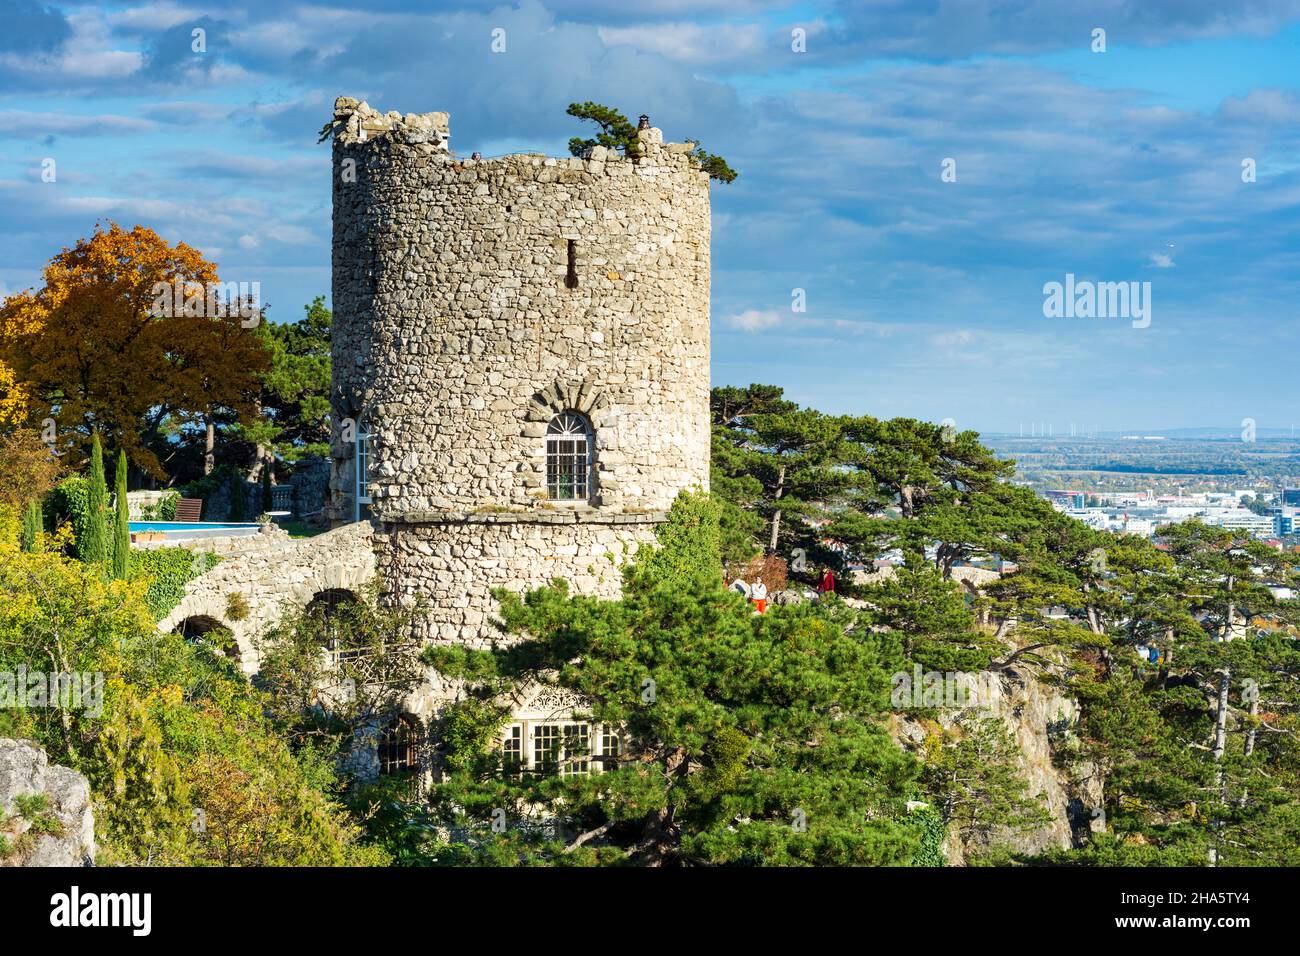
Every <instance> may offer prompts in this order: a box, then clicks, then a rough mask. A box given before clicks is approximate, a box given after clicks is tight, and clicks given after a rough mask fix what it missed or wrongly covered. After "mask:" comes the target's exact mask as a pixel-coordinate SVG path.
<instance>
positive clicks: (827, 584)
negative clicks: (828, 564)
mask: <svg viewBox="0 0 1300 956" xmlns="http://www.w3.org/2000/svg"><path fill="white" fill-rule="evenodd" d="M817 593H818V594H834V593H835V572H834V571H832V570H831V569H830V568H827V569H826V573H825V574H823V575H822V581H821V584H819V585H817Z"/></svg>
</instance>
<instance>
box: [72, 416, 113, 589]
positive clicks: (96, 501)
mask: <svg viewBox="0 0 1300 956" xmlns="http://www.w3.org/2000/svg"><path fill="white" fill-rule="evenodd" d="M84 524H85V532H84V533H79V534H78V535H77V557H79V558H80V559H81V560H82V561H83V562H85V563H86V564H101V565H102V564H107V563H108V562H109V559H110V558H111V557H112V554H113V543H112V539H111V538H110V537H109V528H108V486H107V485H106V484H105V483H104V452H103V448H102V447H101V446H100V443H99V433H98V432H96V433H95V439H94V443H93V444H92V445H91V448H90V476H89V478H88V479H87V482H86V517H85V519H84Z"/></svg>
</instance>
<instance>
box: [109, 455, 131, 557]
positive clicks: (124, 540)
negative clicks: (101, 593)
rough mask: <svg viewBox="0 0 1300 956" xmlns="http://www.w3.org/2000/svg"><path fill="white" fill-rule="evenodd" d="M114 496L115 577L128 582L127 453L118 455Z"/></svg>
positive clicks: (129, 532) (129, 516) (129, 550)
mask: <svg viewBox="0 0 1300 956" xmlns="http://www.w3.org/2000/svg"><path fill="white" fill-rule="evenodd" d="M113 479H114V481H113V483H114V488H113V494H114V497H116V499H117V502H116V504H117V509H116V510H117V516H116V521H115V522H114V524H113V577H114V578H117V579H118V580H119V581H123V580H126V575H127V572H128V571H129V570H130V564H131V527H130V520H131V511H130V506H129V505H128V503H127V500H126V452H125V451H120V452H118V455H117V474H116V475H114V476H113Z"/></svg>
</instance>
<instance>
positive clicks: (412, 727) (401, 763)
mask: <svg viewBox="0 0 1300 956" xmlns="http://www.w3.org/2000/svg"><path fill="white" fill-rule="evenodd" d="M419 745H420V736H419V729H418V727H417V726H416V723H415V718H413V717H411V716H410V715H408V714H401V715H400V716H398V717H395V718H394V719H393V720H392V721H391V722H390V723H389V724H388V726H386V727H385V728H384V733H383V736H382V737H380V738H379V772H380V773H383V774H387V773H403V772H405V771H407V770H418V769H420V746H419Z"/></svg>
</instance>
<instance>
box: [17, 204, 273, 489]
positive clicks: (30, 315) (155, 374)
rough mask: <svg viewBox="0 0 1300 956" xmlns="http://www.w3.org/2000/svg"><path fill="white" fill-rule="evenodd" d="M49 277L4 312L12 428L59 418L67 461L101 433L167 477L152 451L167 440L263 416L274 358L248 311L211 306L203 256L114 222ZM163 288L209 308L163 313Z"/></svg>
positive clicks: (210, 276) (63, 255) (55, 261)
mask: <svg viewBox="0 0 1300 956" xmlns="http://www.w3.org/2000/svg"><path fill="white" fill-rule="evenodd" d="M43 278H44V285H43V287H42V288H40V289H36V290H27V291H25V292H20V293H17V294H16V295H11V296H9V297H8V298H7V299H5V301H4V303H3V304H2V305H0V427H14V426H16V425H19V424H22V423H33V424H39V423H42V422H44V420H46V419H50V418H52V419H53V420H54V422H55V423H56V425H57V434H58V444H59V447H60V448H61V449H64V450H67V449H69V448H77V449H81V450H84V449H85V448H86V447H88V446H89V443H90V435H91V433H92V432H93V431H96V430H98V431H99V432H100V434H101V435H102V436H103V437H104V439H105V443H106V444H107V445H108V446H109V447H111V448H121V449H124V450H125V451H126V453H127V456H128V457H129V458H130V460H131V462H132V464H133V465H135V466H136V467H138V468H141V469H143V470H145V471H147V472H149V473H150V474H152V475H153V476H154V477H156V478H166V477H167V475H166V468H165V466H164V463H163V462H162V461H160V460H159V458H158V455H157V454H156V453H155V451H154V450H153V448H151V447H150V445H151V443H152V444H154V445H155V447H156V446H157V441H156V440H157V439H158V438H159V437H160V436H161V435H163V434H164V433H165V432H170V433H175V432H176V430H177V429H178V428H179V429H182V430H183V429H186V428H189V427H191V426H193V427H196V428H202V427H203V426H204V425H206V424H207V423H208V422H210V421H211V419H212V417H213V416H214V414H216V413H217V412H218V411H222V412H233V413H234V414H236V415H239V416H249V417H251V416H253V415H255V414H256V407H255V403H254V400H255V398H256V396H257V394H258V388H259V377H260V374H261V372H262V371H263V370H264V369H265V368H266V366H267V362H268V358H267V354H266V350H265V347H264V346H263V344H262V342H261V339H260V338H259V337H258V336H257V335H255V334H254V331H253V329H252V328H247V327H245V326H246V325H250V324H252V323H249V322H247V321H246V320H245V319H244V318H241V316H240V314H239V312H238V311H235V310H229V309H222V308H212V307H211V306H212V304H213V302H214V299H213V298H212V296H210V295H208V296H207V297H206V298H203V299H200V298H199V296H201V295H203V293H202V291H201V290H202V289H211V288H212V287H213V284H215V283H218V282H219V280H218V277H217V269H216V266H215V265H214V264H213V263H211V262H208V261H207V260H206V259H204V258H203V256H202V255H201V254H200V253H199V252H198V250H196V249H194V248H192V247H190V246H187V245H186V244H185V243H183V242H182V243H177V244H176V245H174V246H173V245H170V244H169V243H167V242H166V241H165V240H164V239H162V238H161V237H160V236H159V235H158V234H157V233H156V232H154V231H153V230H152V229H146V228H145V227H143V226H136V227H135V228H134V229H131V230H129V231H127V230H124V229H122V228H121V227H120V226H118V225H117V224H116V223H112V222H110V223H108V225H107V228H105V227H103V226H97V227H96V229H95V232H94V234H93V235H92V236H91V237H90V238H88V239H81V240H80V241H78V242H77V244H76V245H74V246H72V247H71V248H65V249H64V250H63V251H62V252H60V253H59V254H57V255H56V256H54V257H53V258H52V259H51V260H50V262H49V264H48V265H47V266H46V267H45V270H44V275H43ZM163 286H167V287H170V288H172V289H177V290H184V300H188V301H189V302H190V303H191V304H192V303H193V302H196V301H197V302H200V304H201V305H203V304H206V306H207V307H206V308H204V307H200V308H197V309H192V308H184V307H182V300H178V301H177V303H176V304H175V306H173V307H168V308H159V302H160V291H159V290H160V289H161V288H162V287H163ZM169 301H170V300H169Z"/></svg>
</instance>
